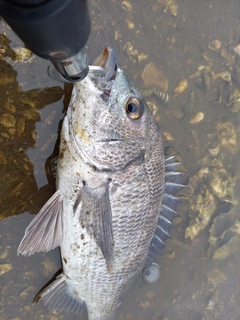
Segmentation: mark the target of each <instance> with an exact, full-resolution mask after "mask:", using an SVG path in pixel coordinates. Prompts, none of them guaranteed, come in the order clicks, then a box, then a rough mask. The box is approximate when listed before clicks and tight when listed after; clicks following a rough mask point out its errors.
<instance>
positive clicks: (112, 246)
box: [18, 47, 183, 320]
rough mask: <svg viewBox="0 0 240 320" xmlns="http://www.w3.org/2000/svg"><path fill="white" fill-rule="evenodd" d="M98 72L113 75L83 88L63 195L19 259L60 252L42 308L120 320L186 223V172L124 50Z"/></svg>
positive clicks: (63, 146) (34, 228)
mask: <svg viewBox="0 0 240 320" xmlns="http://www.w3.org/2000/svg"><path fill="white" fill-rule="evenodd" d="M93 65H95V66H97V67H100V68H103V69H104V75H98V76H94V75H93V74H89V75H87V76H86V78H85V79H83V80H82V81H81V82H77V83H75V84H74V87H73V92H72V97H71V100H70V104H69V107H68V110H67V113H66V115H65V117H64V120H63V124H62V129H61V136H60V147H59V156H58V159H57V169H56V192H55V193H54V194H53V196H52V197H51V198H50V199H49V200H48V201H47V202H46V204H45V205H44V206H43V207H42V209H41V210H40V212H39V213H38V214H37V215H36V216H35V218H34V219H33V220H32V222H31V223H30V225H29V226H28V227H27V229H26V231H25V235H24V237H23V239H22V241H21V243H20V245H19V248H18V254H22V255H25V256H28V255H32V254H34V253H37V252H41V251H43V252H47V251H50V250H52V249H54V248H56V247H58V246H60V251H61V259H62V273H61V274H60V275H59V276H58V277H56V278H55V280H54V281H53V282H52V283H50V285H48V286H47V287H46V288H44V289H43V290H42V291H41V292H40V293H39V297H38V301H42V302H43V303H44V304H45V306H46V307H47V308H49V309H57V310H61V311H66V312H72V313H76V314H86V313H87V315H88V319H89V320H112V319H114V317H115V313H116V309H117V306H118V305H119V301H120V299H121V297H122V295H123V293H124V292H125V291H126V290H127V289H128V287H129V286H130V284H131V283H132V282H133V281H134V279H135V277H136V275H137V274H141V272H143V270H144V268H146V267H147V268H148V269H147V271H148V272H147V273H149V272H150V273H151V271H149V270H151V269H149V267H150V268H151V266H153V265H155V266H156V264H157V263H158V257H159V254H160V253H161V250H162V249H163V248H164V247H165V240H166V239H167V238H169V237H170V235H169V233H170V230H171V228H172V227H173V223H172V220H173V219H174V218H175V217H177V216H178V213H177V212H176V206H177V201H178V198H177V197H175V196H174V192H175V191H177V190H179V189H181V188H182V187H183V186H182V184H181V183H179V182H178V181H177V179H178V178H177V177H179V176H181V175H182V172H181V170H179V169H178V168H179V165H180V163H179V162H178V161H175V160H174V159H175V158H176V157H175V155H171V156H169V157H166V156H165V152H164V146H163V141H162V137H161V133H160V129H159V126H158V124H157V123H156V122H155V120H154V117H153V114H152V112H151V110H150V109H149V107H148V105H147V103H146V101H145V100H144V99H143V98H142V96H141V94H140V93H139V92H138V91H137V90H136V89H135V87H134V85H133V84H132V82H131V81H130V80H129V79H128V77H127V75H126V73H125V71H124V70H123V68H122V67H121V65H120V63H119V62H118V60H117V58H116V53H115V51H114V49H112V48H109V47H106V48H105V49H104V51H103V52H102V53H101V54H100V56H99V57H98V58H97V59H96V60H95V61H94V63H93ZM173 190H174V192H173ZM145 271H146V269H145ZM147 273H146V272H145V274H147ZM146 278H147V276H146ZM149 282H151V281H149Z"/></svg>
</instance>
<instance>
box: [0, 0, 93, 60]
mask: <svg viewBox="0 0 240 320" xmlns="http://www.w3.org/2000/svg"><path fill="white" fill-rule="evenodd" d="M0 14H1V16H2V17H3V19H4V20H6V22H7V23H8V24H9V25H10V27H11V28H12V29H13V30H14V32H15V33H16V34H17V35H18V36H19V38H21V39H22V41H23V42H24V43H25V44H26V46H27V47H28V48H29V49H30V50H32V51H33V52H34V53H35V54H37V55H38V56H40V57H42V58H45V59H48V60H55V61H60V60H64V59H67V58H70V57H72V56H74V55H75V54H77V53H78V52H79V51H80V50H81V49H82V48H83V47H84V45H85V44H86V42H87V40H88V37H89V34H90V29H91V28H90V25H91V24H90V17H89V12H88V6H87V0H45V1H44V0H26V1H23V0H0Z"/></svg>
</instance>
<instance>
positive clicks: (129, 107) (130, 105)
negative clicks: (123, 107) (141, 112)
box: [127, 102, 137, 113]
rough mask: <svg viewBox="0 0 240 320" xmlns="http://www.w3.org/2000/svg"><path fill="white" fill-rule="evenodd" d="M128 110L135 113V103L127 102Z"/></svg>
mask: <svg viewBox="0 0 240 320" xmlns="http://www.w3.org/2000/svg"><path fill="white" fill-rule="evenodd" d="M127 107H128V112H130V113H135V112H136V111H137V105H136V104H135V103H133V102H132V103H129V104H128V106H127Z"/></svg>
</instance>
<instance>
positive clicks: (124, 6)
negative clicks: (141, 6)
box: [121, 1, 132, 11]
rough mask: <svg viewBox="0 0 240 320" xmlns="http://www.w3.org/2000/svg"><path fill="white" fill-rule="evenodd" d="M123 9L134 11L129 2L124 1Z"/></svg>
mask: <svg viewBox="0 0 240 320" xmlns="http://www.w3.org/2000/svg"><path fill="white" fill-rule="evenodd" d="M121 7H122V9H123V10H126V11H132V5H131V3H130V2H128V1H123V2H122V4H121Z"/></svg>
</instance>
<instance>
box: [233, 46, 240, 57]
mask: <svg viewBox="0 0 240 320" xmlns="http://www.w3.org/2000/svg"><path fill="white" fill-rule="evenodd" d="M234 51H235V52H236V53H237V54H238V55H239V56H240V44H238V45H237V46H236V47H235V48H234Z"/></svg>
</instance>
